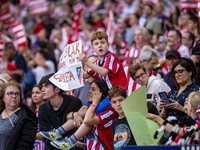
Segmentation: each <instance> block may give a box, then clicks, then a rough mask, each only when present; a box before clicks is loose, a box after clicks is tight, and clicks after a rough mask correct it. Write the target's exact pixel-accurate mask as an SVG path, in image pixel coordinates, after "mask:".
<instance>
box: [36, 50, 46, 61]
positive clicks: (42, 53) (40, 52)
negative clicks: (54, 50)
mask: <svg viewBox="0 0 200 150" xmlns="http://www.w3.org/2000/svg"><path fill="white" fill-rule="evenodd" d="M37 53H39V54H40V55H42V56H43V57H44V59H46V60H48V55H47V52H45V51H44V50H40V51H37Z"/></svg>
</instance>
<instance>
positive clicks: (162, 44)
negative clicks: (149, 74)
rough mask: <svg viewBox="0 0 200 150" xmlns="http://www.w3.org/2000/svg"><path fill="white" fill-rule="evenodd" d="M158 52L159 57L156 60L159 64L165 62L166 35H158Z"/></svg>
mask: <svg viewBox="0 0 200 150" xmlns="http://www.w3.org/2000/svg"><path fill="white" fill-rule="evenodd" d="M157 46H158V49H156V50H157V51H158V54H159V55H160V59H159V60H158V61H159V63H160V64H161V66H162V65H163V64H164V63H165V59H166V58H165V54H166V46H167V37H166V36H159V38H158V43H157Z"/></svg>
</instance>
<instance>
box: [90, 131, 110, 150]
mask: <svg viewBox="0 0 200 150" xmlns="http://www.w3.org/2000/svg"><path fill="white" fill-rule="evenodd" d="M94 134H95V136H96V137H97V138H98V140H99V141H100V143H101V145H102V146H103V148H104V149H106V150H109V149H108V147H107V146H106V145H105V144H104V143H103V141H102V140H101V138H100V137H99V136H98V135H97V134H96V133H95V131H94Z"/></svg>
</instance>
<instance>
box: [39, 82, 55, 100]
mask: <svg viewBox="0 0 200 150" xmlns="http://www.w3.org/2000/svg"><path fill="white" fill-rule="evenodd" d="M41 91H42V94H43V99H46V100H47V99H50V98H52V97H54V96H55V94H56V92H55V89H54V88H53V85H51V84H48V85H46V84H44V83H43V84H42V90H41Z"/></svg>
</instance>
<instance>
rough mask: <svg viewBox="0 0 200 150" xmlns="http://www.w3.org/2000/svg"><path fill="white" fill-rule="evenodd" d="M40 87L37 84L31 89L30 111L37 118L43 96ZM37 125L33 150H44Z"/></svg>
mask: <svg viewBox="0 0 200 150" xmlns="http://www.w3.org/2000/svg"><path fill="white" fill-rule="evenodd" d="M41 90H42V86H41V85H39V84H35V85H34V86H33V89H32V95H31V106H30V109H31V110H32V111H33V112H34V113H35V114H36V116H37V117H38V110H39V106H40V105H41V104H42V103H44V99H43V94H42V91H41ZM38 132H39V124H38V130H37V134H36V140H35V143H34V150H37V148H40V150H44V149H45V144H44V143H43V141H42V137H41V136H40V135H39V133H38Z"/></svg>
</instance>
